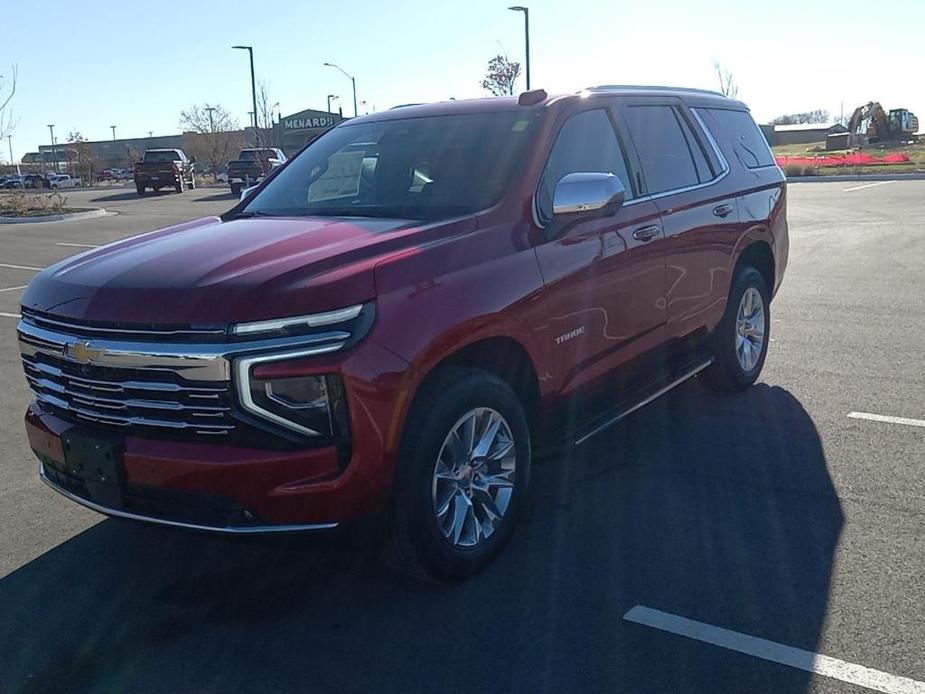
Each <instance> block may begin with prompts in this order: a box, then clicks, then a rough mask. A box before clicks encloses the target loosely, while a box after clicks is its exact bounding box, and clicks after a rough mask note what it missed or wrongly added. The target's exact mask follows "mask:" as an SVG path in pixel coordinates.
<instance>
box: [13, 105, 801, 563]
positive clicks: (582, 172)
mask: <svg viewBox="0 0 925 694" xmlns="http://www.w3.org/2000/svg"><path fill="white" fill-rule="evenodd" d="M786 200H787V189H786V180H785V178H784V175H783V173H782V172H781V170H780V169H779V168H778V167H777V166H776V165H775V163H774V158H773V156H772V155H771V151H770V149H769V148H768V145H767V142H766V141H765V140H764V137H763V136H762V134H761V131H760V130H759V129H758V127H757V125H756V124H755V122H754V120H753V119H752V117H751V115H750V114H749V111H748V109H747V107H746V106H745V105H744V104H742V103H741V102H739V101H735V100H733V99H729V98H726V97H724V96H722V95H720V94H716V93H713V92H705V91H701V90H688V89H667V88H653V87H635V88H633V87H599V88H589V89H587V90H584V91H582V92H580V93H575V94H567V95H562V96H556V97H549V96H547V94H546V93H545V92H544V91H543V90H534V91H532V92H525V93H524V94H522V95H520V97H519V98H496V99H475V100H471V101H463V100H460V101H451V102H447V103H441V104H428V105H418V106H408V107H404V108H401V109H394V110H391V111H386V112H383V113H376V114H373V115H370V116H366V117H360V118H356V119H352V120H350V121H347V122H345V123H343V124H341V125H338V126H336V127H334V128H332V129H331V130H329V131H328V132H326V133H325V134H324V135H322V136H321V137H320V138H318V139H317V140H315V141H314V142H312V143H311V144H310V145H309V146H308V147H307V148H305V149H304V150H303V151H302V152H301V153H300V154H299V155H298V156H297V157H295V158H294V159H293V160H292V161H290V162H289V163H287V164H286V166H285V167H283V168H282V169H279V170H278V171H277V172H276V173H275V174H274V175H273V176H271V177H269V178H267V179H266V180H265V181H264V182H263V183H262V184H260V185H259V186H258V187H257V188H256V189H255V190H254V191H253V192H252V193H250V194H249V195H248V196H247V197H246V198H245V199H244V200H242V201H240V202H239V203H237V204H236V205H235V206H234V207H233V208H232V209H230V210H229V211H227V212H226V213H224V214H223V215H221V216H209V217H204V218H202V219H198V220H194V221H189V222H185V223H182V224H178V225H175V226H172V227H168V228H166V229H162V230H160V231H154V232H150V233H147V234H144V235H142V236H140V237H136V238H134V239H125V240H122V241H118V242H116V243H113V244H111V245H108V246H104V247H102V248H97V249H92V250H90V251H87V252H85V253H81V254H80V255H78V256H75V257H73V258H70V259H65V260H62V261H60V262H58V263H57V264H55V265H52V266H51V267H48V268H46V269H45V270H43V271H42V272H41V273H39V274H38V275H37V276H36V277H35V278H34V279H33V280H32V283H31V284H30V285H29V287H28V288H27V289H26V291H25V293H24V295H23V298H22V307H21V316H22V318H21V321H20V323H19V327H18V331H19V346H20V351H21V354H22V365H23V368H24V370H25V376H26V379H27V381H28V384H29V386H30V388H31V389H32V391H33V393H34V394H35V400H34V401H33V402H32V403H31V404H30V405H29V406H28V410H27V412H26V415H25V420H26V422H25V425H26V426H25V428H26V432H27V436H28V439H29V442H30V445H31V447H32V449H33V450H34V451H35V453H36V455H37V457H38V458H39V460H40V461H41V466H40V475H41V478H42V480H43V481H44V482H45V483H46V484H48V485H50V486H51V487H52V488H54V489H55V490H57V491H58V492H60V493H61V494H63V495H64V496H66V497H68V498H69V499H71V500H72V501H75V502H77V503H80V504H83V505H84V506H87V507H89V508H91V509H95V510H97V511H100V512H102V513H106V514H109V515H112V516H117V517H122V518H129V519H133V520H139V521H146V522H150V523H158V524H161V525H167V526H173V527H180V528H187V529H195V530H209V531H213V532H219V533H230V534H239V535H240V534H253V533H282V532H302V531H328V530H332V529H334V528H336V527H337V526H341V528H342V529H343V528H351V529H352V528H356V527H357V525H359V528H366V529H367V530H372V531H374V532H379V531H381V532H382V534H383V535H384V536H385V538H387V541H388V545H387V550H388V552H389V553H390V554H391V558H392V559H393V560H395V561H396V562H397V563H398V565H399V566H401V567H402V568H404V569H405V570H407V571H408V572H409V573H412V574H414V575H417V576H423V577H426V578H429V579H432V580H438V581H453V580H459V579H462V578H465V577H466V576H469V575H471V574H473V573H474V572H476V571H478V570H480V569H481V568H483V567H485V566H486V565H487V564H488V563H489V562H491V561H492V559H493V558H494V557H496V556H497V555H498V553H499V552H500V551H501V550H502V548H503V547H504V545H505V543H506V542H507V541H508V540H509V539H510V538H511V535H512V533H513V532H514V529H515V527H516V525H517V520H518V518H519V517H520V516H521V515H522V513H523V511H524V508H525V505H526V504H527V502H528V501H529V500H530V499H531V498H533V499H538V497H539V496H541V495H536V494H534V495H532V496H531V494H530V493H529V480H530V467H531V460H532V454H533V451H534V450H536V449H538V448H539V449H545V450H546V451H550V452H555V451H570V450H573V448H574V447H575V446H580V445H582V444H583V443H584V442H585V441H588V440H589V439H591V438H592V437H594V436H597V435H600V434H601V432H604V431H605V430H606V429H607V428H608V427H610V426H612V425H613V424H615V423H616V422H618V421H620V420H622V419H623V418H625V417H627V416H628V415H629V414H630V413H632V412H635V411H636V410H638V409H639V408H640V407H642V406H644V405H645V404H647V403H649V402H651V401H652V400H654V399H655V398H657V397H659V396H660V395H662V394H664V393H666V392H668V391H669V390H671V389H672V388H674V387H675V386H677V385H679V384H681V383H683V382H684V381H685V380H687V379H690V378H693V377H698V378H701V379H702V380H703V382H704V383H705V384H707V385H708V386H710V387H711V388H713V389H715V390H716V391H718V392H725V393H732V392H736V391H741V390H744V389H746V388H748V387H749V386H751V385H752V384H753V383H754V382H755V381H756V380H757V379H758V377H759V375H760V373H761V370H762V366H763V364H764V360H765V356H766V354H767V350H768V346H769V344H770V342H771V341H770V330H771V328H772V321H771V313H770V311H771V308H770V306H771V300H772V298H773V297H774V295H775V293H776V291H777V289H778V287H779V286H780V284H781V281H782V278H783V276H784V271H785V269H786V266H787V258H788V248H789V243H788V231H787V215H786V210H787V205H786ZM754 402H756V401H755V400H752V399H749V398H737V399H735V400H733V401H732V403H731V404H730V405H729V408H730V409H731V410H735V411H736V413H737V415H738V416H741V417H742V418H749V417H761V418H765V419H766V420H767V422H768V423H767V426H768V427H769V431H771V432H779V431H783V430H785V429H786V426H787V422H786V421H783V420H779V419H775V417H776V413H775V412H773V411H771V410H766V409H762V410H761V411H751V410H750V408H751V407H753V406H752V405H750V404H749V403H754ZM757 402H758V403H759V404H760V403H761V402H762V400H761V399H758V401H757ZM673 416H684V417H694V418H696V417H698V416H699V415H698V414H697V413H689V412H686V411H685V412H680V411H679V413H673V412H672V411H671V408H663V409H662V410H661V411H659V412H657V413H656V426H657V427H659V426H661V427H667V429H668V430H670V428H671V425H672V420H671V417H673ZM703 416H705V417H709V416H710V415H709V413H704V415H703ZM637 421H638V420H637ZM695 421H696V419H695ZM634 438H635V437H633V436H629V437H623V438H621V439H618V440H619V441H623V442H624V449H623V450H621V449H620V448H619V446H618V444H617V441H618V440H614V441H613V442H612V443H611V445H610V447H609V448H606V447H605V446H601V447H600V449H601V450H602V451H605V452H606V453H607V454H608V455H616V456H619V455H629V456H633V455H635V454H636V451H634V450H633V449H632V448H631V446H632V445H633V443H632V442H633V439H634ZM747 443H748V442H746V443H745V444H743V445H747ZM562 458H563V459H561V460H558V461H556V462H559V463H561V464H563V465H565V464H570V463H573V461H572V460H571V453H567V454H564V455H563V456H562ZM549 462H550V463H551V462H553V460H550V461H549ZM749 462H752V463H754V462H755V461H753V460H749V459H748V457H747V455H745V457H743V461H742V463H743V465H744V464H747V463H749ZM642 463H643V461H638V460H637V461H634V465H642ZM736 472H740V471H730V474H734V473H736ZM569 474H570V473H568V472H563V473H562V478H563V479H567V478H568V475H569ZM611 481H612V480H611ZM604 483H605V481H601V482H600V484H604ZM595 484H598V482H597V481H595ZM569 491H570V492H572V491H574V493H575V494H576V499H577V500H578V501H576V503H579V502H587V503H592V502H595V503H596V500H599V499H610V498H612V499H621V498H623V497H622V496H621V495H619V494H611V493H610V492H609V491H606V490H603V489H601V490H598V492H599V494H597V495H596V496H595V497H594V498H593V499H582V498H581V497H580V496H577V495H578V494H579V491H580V490H578V489H577V488H576V489H571V488H570V490H569ZM608 495H609V496H608ZM623 510H625V511H626V512H627V513H629V512H631V509H623ZM536 513H542V510H539V509H538V510H537V511H536ZM614 513H615V514H619V513H620V510H619V509H615V510H614ZM691 523H692V524H693V526H696V514H695V512H694V511H692V512H691ZM693 526H692V527H693ZM598 539H599V538H593V537H592V538H587V542H589V543H593V542H596V541H598ZM530 542H535V543H538V544H542V543H548V549H549V551H550V553H551V554H553V556H554V553H555V552H556V551H559V550H560V549H561V548H560V547H558V546H556V544H555V538H551V537H542V536H540V535H539V534H534V535H533V537H531V539H530ZM88 560H89V558H88Z"/></svg>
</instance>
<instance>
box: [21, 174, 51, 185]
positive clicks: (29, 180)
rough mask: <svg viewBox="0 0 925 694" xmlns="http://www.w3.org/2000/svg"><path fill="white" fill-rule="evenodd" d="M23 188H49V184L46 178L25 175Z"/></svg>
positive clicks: (40, 175) (37, 175) (36, 175)
mask: <svg viewBox="0 0 925 694" xmlns="http://www.w3.org/2000/svg"><path fill="white" fill-rule="evenodd" d="M23 187H25V188H50V187H51V182H50V181H49V180H48V177H47V176H43V175H42V174H26V175H25V176H23Z"/></svg>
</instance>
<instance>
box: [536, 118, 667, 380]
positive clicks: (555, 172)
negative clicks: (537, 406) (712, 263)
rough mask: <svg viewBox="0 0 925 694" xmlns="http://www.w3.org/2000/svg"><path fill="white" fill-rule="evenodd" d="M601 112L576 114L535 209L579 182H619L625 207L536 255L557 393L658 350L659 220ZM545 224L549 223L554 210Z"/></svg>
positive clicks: (564, 234)
mask: <svg viewBox="0 0 925 694" xmlns="http://www.w3.org/2000/svg"><path fill="white" fill-rule="evenodd" d="M621 140H622V135H621V134H620V132H619V130H618V128H617V124H616V122H615V120H614V116H613V113H612V111H611V110H610V109H609V108H607V107H606V106H601V107H598V108H593V109H590V110H586V111H580V112H578V113H573V114H572V115H570V116H569V117H568V119H567V120H565V122H564V123H563V125H562V126H561V128H560V130H559V132H558V135H557V137H556V140H555V143H554V145H553V148H552V150H551V152H550V154H549V157H548V160H547V163H546V168H545V171H544V174H543V179H542V182H541V184H540V190H539V191H538V195H537V199H538V203H537V204H538V205H550V204H551V201H552V199H553V193H554V190H555V185H556V183H557V182H558V181H559V180H561V179H562V177H563V176H565V175H566V174H569V173H576V172H603V173H613V174H615V175H617V176H618V177H619V178H620V179H621V180H622V181H623V183H624V186H625V187H626V191H627V192H626V202H625V203H624V204H623V206H621V207H620V208H618V209H617V210H616V213H615V214H613V215H611V216H607V217H603V218H597V219H583V220H581V221H578V222H575V223H571V222H569V223H568V225H569V226H568V227H567V228H565V229H562V230H560V231H559V232H557V233H556V234H554V235H553V237H552V238H551V239H550V240H548V241H546V242H545V243H541V244H539V245H538V246H537V247H536V254H537V259H538V261H539V265H540V269H541V271H542V273H543V279H544V282H545V284H546V288H545V290H544V291H545V299H546V303H547V307H548V311H549V316H550V319H549V320H550V329H551V334H552V335H553V342H554V344H552V345H551V346H550V347H551V350H552V354H553V355H554V358H555V362H556V365H557V367H558V368H557V376H558V377H559V378H561V381H560V383H561V386H562V390H563V391H564V392H571V391H573V390H576V389H578V388H579V387H582V386H585V385H589V384H592V383H594V382H595V381H598V382H600V381H599V377H601V376H603V375H605V374H609V373H610V372H612V371H613V370H614V369H615V368H616V367H618V366H620V365H621V364H623V363H625V362H627V361H628V360H630V359H631V358H632V357H634V356H636V355H638V354H641V353H642V352H645V351H647V350H648V349H650V348H652V347H654V346H657V345H658V344H660V343H661V342H662V341H663V340H664V326H665V316H666V313H665V265H664V263H665V260H664V255H663V253H664V248H663V241H664V236H663V234H662V229H661V226H660V224H659V210H658V208H657V207H656V206H655V203H654V202H653V201H651V200H646V199H639V195H638V193H639V191H638V190H637V188H636V184H635V178H636V177H635V173H636V168H637V164H636V162H635V160H634V158H633V157H632V156H631V155H632V149H631V148H627V147H625V146H624V144H623V142H622V141H621ZM543 216H544V217H546V218H551V210H547V209H544V210H543Z"/></svg>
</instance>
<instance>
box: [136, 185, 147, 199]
mask: <svg viewBox="0 0 925 694" xmlns="http://www.w3.org/2000/svg"><path fill="white" fill-rule="evenodd" d="M135 192H136V193H138V197H139V198H141V197H144V194H145V187H144V186H143V185H141V184H140V183H136V184H135Z"/></svg>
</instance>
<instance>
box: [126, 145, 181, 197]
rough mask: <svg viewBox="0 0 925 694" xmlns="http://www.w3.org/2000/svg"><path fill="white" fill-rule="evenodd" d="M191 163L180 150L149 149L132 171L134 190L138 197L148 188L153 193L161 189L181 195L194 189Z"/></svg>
mask: <svg viewBox="0 0 925 694" xmlns="http://www.w3.org/2000/svg"><path fill="white" fill-rule="evenodd" d="M193 161H194V160H192V159H189V158H188V157H187V156H186V153H185V152H184V151H183V150H182V149H149V150H147V151H146V152H145V153H144V156H143V157H142V159H141V161H139V162H136V164H135V167H134V169H133V172H134V179H135V190H136V191H137V192H138V195H139V196H142V195H144V194H145V192H146V190H147V189H148V188H150V189H151V190H153V191H154V192H155V193H156V192H157V191H159V190H160V189H161V188H173V189H174V190H176V191H177V192H178V193H182V192H183V191H184V190H185V189H186V188H189V189H191V190H192V189H193V188H195V187H196V181H195V179H194V178H193Z"/></svg>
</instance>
